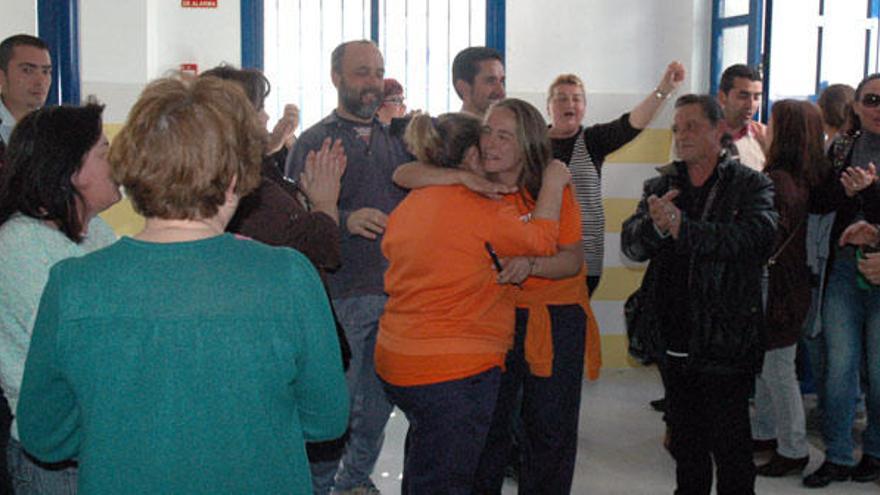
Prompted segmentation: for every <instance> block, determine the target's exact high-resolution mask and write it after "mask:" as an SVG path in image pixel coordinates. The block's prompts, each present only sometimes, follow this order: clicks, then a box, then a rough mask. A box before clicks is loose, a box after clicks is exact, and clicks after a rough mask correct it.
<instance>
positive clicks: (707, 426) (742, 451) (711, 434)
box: [665, 357, 755, 495]
mask: <svg viewBox="0 0 880 495" xmlns="http://www.w3.org/2000/svg"><path fill="white" fill-rule="evenodd" d="M665 379H666V403H667V407H668V408H669V409H668V412H667V416H666V421H667V424H668V425H669V430H670V435H671V444H670V450H671V452H672V456H673V457H674V458H675V462H676V468H675V475H676V481H677V483H678V487H677V488H676V490H675V493H676V495H709V493H710V492H711V491H712V460H713V459H714V461H715V467H716V470H717V473H718V485H717V492H718V495H753V494H754V493H755V464H754V462H753V460H752V441H751V427H750V424H749V394H750V392H751V390H752V386H753V384H754V381H755V377H754V376H753V375H750V374H729V375H727V374H724V375H723V374H714V373H702V372H694V371H691V370H689V369H687V367H686V365H685V359H684V358H675V357H669V358H668V359H667V361H666V365H665Z"/></svg>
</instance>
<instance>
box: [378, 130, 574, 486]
mask: <svg viewBox="0 0 880 495" xmlns="http://www.w3.org/2000/svg"><path fill="white" fill-rule="evenodd" d="M480 133H481V125H480V121H479V120H478V119H477V118H476V117H473V116H471V115H468V114H464V113H456V114H445V115H441V116H440V117H439V118H438V119H437V122H436V125H435V124H434V123H432V120H431V118H429V117H428V116H427V115H417V116H415V117H414V118H413V120H412V122H411V123H410V124H409V127H408V128H407V131H406V135H405V138H406V141H407V144H408V145H409V147H410V149H411V150H412V151H413V153H414V154H415V155H416V157H418V159H419V160H420V161H421V162H423V163H426V164H432V165H434V166H435V167H439V168H440V169H441V170H448V171H449V172H450V173H451V174H452V175H456V174H457V172H458V170H459V167H461V168H462V169H468V170H470V171H471V172H469V173H473V174H481V173H482V172H481V169H480V151H479V147H478V145H479V140H480ZM512 138H513V139H516V138H515V137H512ZM507 159H508V160H510V161H511V162H514V163H516V162H522V161H525V160H527V159H528V158H527V156H526V154H525V153H523V152H522V150H521V149H520V148H517V149H516V151H515V152H513V153H510V154H509V155H508V156H507ZM569 177H570V176H569V174H568V171H567V170H566V168H565V166H564V165H563V164H562V163H556V164H554V165H553V166H549V167H547V169H546V172H545V173H544V174H543V188H542V189H541V192H540V194H539V195H537V197H538V201H537V204H536V206H535V211H534V214H533V215H532V217H531V219H530V220H523V219H522V218H521V215H520V213H519V212H518V211H517V210H516V208H514V207H513V206H512V205H510V204H507V203H504V202H501V201H496V200H492V199H488V198H486V197H484V196H482V195H480V194H476V193H474V192H472V191H470V190H468V189H467V188H466V187H463V186H460V185H448V186H433V187H425V188H423V189H419V190H417V191H413V192H411V193H410V194H409V195H408V196H407V198H406V199H405V200H404V201H403V202H401V204H400V205H399V206H398V207H397V208H396V209H395V210H394V211H393V212H392V213H391V216H390V218H389V221H388V227H387V229H386V231H385V237H384V239H383V241H382V252H383V253H384V254H385V256H386V258H388V260H389V268H388V271H387V272H386V273H385V288H386V291H387V292H388V296H389V298H388V302H387V303H386V305H385V312H384V314H383V316H382V319H381V321H380V326H379V334H378V337H377V343H376V354H375V359H376V372H377V373H378V375H379V377H380V378H381V379H382V381H383V385H384V387H385V390H386V393H387V394H388V397H389V399H390V400H391V401H392V402H393V403H394V404H395V405H397V406H398V407H399V408H400V409H401V410H402V411H403V412H404V414H406V417H407V419H408V420H409V432H408V433H407V445H406V449H405V453H404V471H403V489H402V492H403V493H406V494H420V493H449V494H467V493H474V492H475V488H474V474H475V472H476V469H477V462H478V460H479V456H480V452H481V451H482V449H483V445H484V444H485V440H486V435H487V433H488V431H489V427H490V424H491V423H492V413H493V411H494V409H495V400H496V398H497V397H498V387H499V384H500V379H501V367H502V365H503V363H504V358H505V353H506V351H507V349H508V348H509V347H510V345H511V341H512V337H513V328H514V297H515V294H514V293H515V292H517V291H518V289H516V288H515V287H514V286H512V285H500V284H498V283H497V282H496V278H497V272H496V268H495V267H494V266H493V263H494V260H495V259H496V258H495V256H496V254H495V253H497V255H498V256H503V257H509V256H526V255H549V254H552V253H553V252H554V251H555V249H556V243H557V241H556V236H557V233H558V229H559V228H558V221H557V219H558V217H559V208H560V204H561V201H562V190H563V188H565V186H566V184H567V183H568V180H569ZM536 194H537V193H536Z"/></svg>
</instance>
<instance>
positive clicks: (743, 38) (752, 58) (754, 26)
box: [710, 0, 764, 94]
mask: <svg viewBox="0 0 880 495" xmlns="http://www.w3.org/2000/svg"><path fill="white" fill-rule="evenodd" d="M763 9H764V5H763V0H714V1H713V3H712V59H711V67H710V74H711V79H710V81H711V82H710V88H711V92H712V94H715V93H717V92H718V80H719V79H720V78H721V73H722V72H723V71H724V69H725V68H726V67H728V66H730V65H733V64H747V65H750V66H753V67H754V66H757V65H758V64H759V63H760V61H761V44H762V40H763V38H762V29H761V27H762V24H761V18H762V13H763Z"/></svg>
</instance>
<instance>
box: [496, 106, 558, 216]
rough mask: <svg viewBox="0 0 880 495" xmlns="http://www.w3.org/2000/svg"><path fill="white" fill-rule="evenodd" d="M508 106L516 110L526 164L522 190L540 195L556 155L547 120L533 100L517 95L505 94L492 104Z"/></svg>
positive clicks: (521, 185)
mask: <svg viewBox="0 0 880 495" xmlns="http://www.w3.org/2000/svg"><path fill="white" fill-rule="evenodd" d="M496 108H504V109H507V110H509V111H510V112H512V113H513V116H514V119H515V120H516V138H517V141H518V142H519V145H520V152H521V153H522V158H523V168H522V172H520V175H519V178H518V179H517V184H516V185H517V186H518V187H519V188H520V190H526V191H528V192H529V194H530V195H531V196H532V198H533V199H534V198H537V197H538V191H540V190H541V178H542V176H543V173H544V168H546V167H547V164H548V163H550V160H552V159H553V148H552V147H551V145H550V137H549V136H548V135H547V121H545V120H544V117H543V116H542V115H541V112H539V111H538V109H537V108H535V107H534V106H533V105H532V104H531V103H528V102H526V101H524V100H520V99H517V98H505V99H503V100H501V101H499V102H498V103H495V104H494V105H492V106H491V107H490V108H489V112H492V111H493V110H495V109H496Z"/></svg>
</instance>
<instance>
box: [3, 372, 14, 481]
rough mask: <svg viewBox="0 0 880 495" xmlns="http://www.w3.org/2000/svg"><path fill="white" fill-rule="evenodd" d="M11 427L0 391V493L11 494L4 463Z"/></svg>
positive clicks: (7, 468) (5, 404) (7, 471)
mask: <svg viewBox="0 0 880 495" xmlns="http://www.w3.org/2000/svg"><path fill="white" fill-rule="evenodd" d="M11 425H12V411H10V410H9V404H7V403H6V397H5V396H4V395H3V390H2V389H0V493H12V480H11V479H10V475H9V466H8V465H7V463H6V448H7V446H8V445H9V428H10V426H11Z"/></svg>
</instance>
